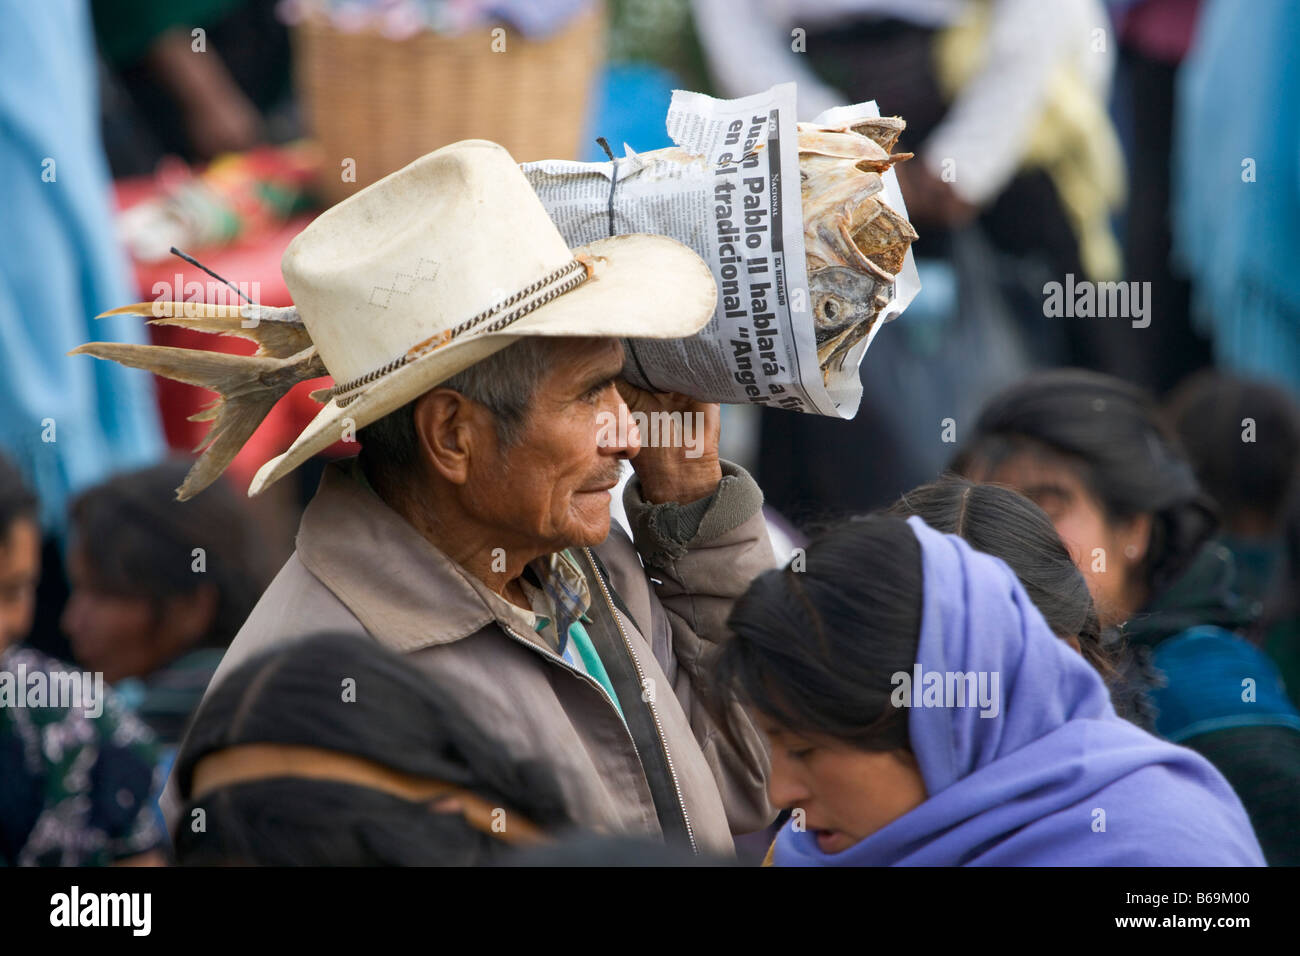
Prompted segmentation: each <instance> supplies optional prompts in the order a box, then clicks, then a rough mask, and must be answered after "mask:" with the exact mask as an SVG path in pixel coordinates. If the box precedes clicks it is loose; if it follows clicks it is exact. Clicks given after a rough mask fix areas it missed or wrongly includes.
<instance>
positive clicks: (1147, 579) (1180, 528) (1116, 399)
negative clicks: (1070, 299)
mask: <svg viewBox="0 0 1300 956" xmlns="http://www.w3.org/2000/svg"><path fill="white" fill-rule="evenodd" d="M1042 450H1047V451H1049V452H1053V453H1055V454H1057V455H1059V456H1063V458H1064V459H1065V460H1066V461H1067V462H1069V463H1070V464H1071V467H1072V468H1074V470H1075V472H1076V474H1077V476H1078V478H1079V480H1080V481H1081V482H1082V483H1083V485H1084V487H1085V488H1087V489H1088V491H1089V492H1090V493H1091V494H1092V495H1093V496H1094V497H1095V498H1096V499H1097V501H1098V502H1100V504H1101V506H1102V508H1103V509H1104V510H1105V513H1106V515H1107V517H1108V518H1109V519H1110V520H1112V521H1123V520H1126V519H1128V518H1132V517H1134V516H1136V515H1140V514H1149V515H1151V519H1152V521H1151V541H1150V544H1149V546H1148V548H1147V556H1146V558H1145V560H1144V562H1143V565H1142V568H1141V571H1140V573H1141V574H1142V575H1143V579H1144V584H1145V585H1146V590H1147V593H1148V595H1149V597H1154V596H1156V595H1158V594H1160V593H1161V592H1162V591H1163V590H1165V588H1167V587H1168V586H1169V585H1170V584H1172V583H1173V582H1174V581H1175V580H1176V579H1177V578H1178V576H1179V575H1180V574H1181V573H1182V572H1183V571H1184V570H1186V568H1187V566H1188V565H1189V564H1191V562H1192V560H1193V559H1194V558H1195V557H1196V555H1197V553H1198V552H1199V550H1200V548H1201V547H1202V546H1203V545H1204V544H1205V542H1206V541H1207V540H1208V539H1209V537H1210V536H1211V535H1212V534H1213V533H1214V530H1215V527H1216V525H1217V516H1216V512H1215V509H1214V506H1213V504H1212V503H1211V501H1210V499H1209V497H1208V496H1206V495H1205V494H1204V493H1203V492H1202V491H1201V488H1200V486H1199V485H1198V484H1197V481H1196V476H1195V474H1194V473H1193V471H1192V467H1191V465H1190V464H1189V463H1188V461H1187V459H1186V457H1184V455H1183V452H1182V450H1181V448H1180V447H1179V444H1178V441H1177V439H1176V438H1174V437H1173V435H1172V434H1170V433H1169V432H1168V431H1167V430H1166V429H1165V427H1164V426H1163V425H1162V423H1161V421H1160V419H1159V416H1158V414H1157V411H1156V408H1155V404H1154V402H1153V401H1152V399H1151V398H1150V396H1148V395H1147V394H1146V393H1145V392H1143V391H1142V390H1141V389H1138V388H1135V387H1134V386H1132V385H1129V384H1128V383H1126V382H1123V381H1121V380H1120V379H1117V378H1113V377H1111V376H1109V375H1101V374H1098V373H1096V372H1085V371H1080V370H1078V369H1054V370H1052V371H1048V372H1041V373H1038V374H1035V375H1031V376H1030V377H1029V378H1027V379H1025V380H1024V381H1023V382H1021V383H1019V384H1017V385H1013V386H1012V387H1011V388H1008V389H1006V390H1005V391H1002V392H1000V393H998V394H997V395H995V396H994V397H993V398H992V399H991V400H990V401H989V403H988V404H987V405H986V406H985V407H984V409H983V411H981V412H980V415H979V418H978V419H977V420H976V422H975V426H974V429H973V433H972V435H971V438H970V439H969V441H968V442H967V444H966V446H965V447H964V448H963V449H962V451H961V452H960V453H959V454H958V455H957V457H956V458H955V459H954V461H953V470H954V471H956V472H957V473H959V474H962V475H965V476H967V477H977V476H976V475H973V474H972V473H973V472H975V471H977V470H978V471H992V470H995V469H997V468H998V467H999V466H1000V465H1001V464H1002V463H1003V462H1005V461H1007V460H1009V459H1011V458H1013V457H1016V456H1018V455H1020V454H1023V453H1026V452H1029V453H1032V452H1034V451H1042Z"/></svg>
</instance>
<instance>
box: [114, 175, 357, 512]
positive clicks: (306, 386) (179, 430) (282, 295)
mask: <svg viewBox="0 0 1300 956" xmlns="http://www.w3.org/2000/svg"><path fill="white" fill-rule="evenodd" d="M114 187H115V192H116V197H117V206H118V208H119V209H124V208H126V207H128V206H131V205H134V204H135V203H137V202H140V201H141V200H144V199H147V198H149V197H151V196H153V195H155V194H156V193H157V191H158V187H157V185H156V183H155V182H154V180H153V179H152V178H149V177H145V178H142V179H125V180H120V181H118V182H117V183H115V184H114ZM313 218H314V214H311V215H306V216H299V217H298V218H296V219H293V220H290V221H289V222H288V223H286V224H285V225H284V226H283V227H282V228H280V229H279V230H277V231H276V232H274V233H271V234H269V235H264V236H262V237H260V238H256V237H255V238H252V239H250V240H247V241H243V242H240V243H237V244H235V245H231V246H227V247H224V248H221V249H213V250H203V249H186V250H185V251H186V252H187V253H189V254H190V255H192V256H194V257H195V258H196V259H198V260H199V261H200V262H202V263H203V264H204V265H206V266H207V267H208V268H210V269H211V270H212V271H214V272H216V273H218V274H219V275H221V276H223V277H224V278H226V279H229V280H230V281H231V282H234V283H235V284H236V285H240V284H241V283H245V282H247V283H250V284H251V283H254V282H255V283H258V286H260V288H258V292H259V295H258V296H256V297H255V298H257V300H258V301H259V302H261V304H263V305H273V306H284V305H292V304H293V299H292V298H291V297H290V295H289V289H288V287H287V286H285V284H284V277H283V276H282V275H281V274H280V257H281V256H282V255H283V254H284V250H285V247H286V246H287V245H288V244H289V241H290V240H291V239H293V237H294V236H296V235H297V234H298V233H299V232H301V231H302V229H303V227H304V226H306V225H307V223H309V222H311V220H312V219H313ZM134 272H135V282H136V285H137V287H138V291H139V301H146V300H152V299H153V298H154V296H153V292H152V290H153V288H154V285H155V283H158V282H165V283H168V284H169V285H170V286H171V287H172V288H174V289H176V288H177V285H176V284H177V283H180V284H181V285H180V288H179V289H177V292H178V295H177V297H178V298H181V297H182V296H180V295H179V293H180V291H181V290H183V289H184V283H186V282H191V281H193V282H201V283H203V284H204V288H206V287H207V283H209V282H213V281H215V280H213V279H212V277H211V276H209V275H207V274H206V273H204V272H202V271H201V270H199V269H196V268H195V267H194V266H192V265H190V264H189V263H188V262H185V261H184V260H183V259H180V258H177V257H172V258H171V259H169V260H168V261H166V262H160V263H149V264H143V263H135V266H134ZM178 275H179V276H180V279H177V276H178ZM232 295H233V293H232ZM149 337H150V341H152V342H153V343H154V344H155V345H170V346H175V347H180V348H201V349H207V350H209V351H221V352H229V353H233V354H242V355H251V354H252V353H253V352H254V351H256V349H257V345H256V343H254V342H250V341H248V340H247V339H241V338H237V337H234V336H229V335H210V334H207V333H204V332H195V331H193V330H191V329H181V328H176V327H174V326H168V325H151V326H149ZM155 380H156V382H157V386H158V403H159V406H160V410H161V412H162V421H163V431H164V433H165V435H166V438H167V444H168V445H169V446H170V447H172V448H173V449H177V450H179V451H183V452H185V453H187V454H191V453H193V451H194V449H195V447H196V446H197V445H198V444H199V442H200V441H202V439H203V437H204V435H206V434H207V431H208V426H209V423H208V422H191V421H186V419H187V418H188V417H189V416H190V415H193V414H194V413H195V412H197V411H199V409H200V408H202V407H203V406H204V405H206V404H207V403H208V402H210V401H211V400H212V399H213V398H214V397H216V393H215V392H211V391H208V390H207V389H204V388H198V387H196V386H193V385H186V384H184V383H182V382H174V381H172V380H171V379H167V378H161V377H158V376H155ZM331 384H332V380H331V379H329V378H318V379H312V380H311V381H309V382H303V383H301V384H299V385H297V386H295V387H294V389H293V390H292V391H291V392H289V394H288V395H286V396H285V397H284V398H283V399H281V400H280V401H279V402H278V403H277V404H276V406H275V407H274V408H273V409H271V413H270V414H269V415H267V417H266V420H265V421H263V422H262V424H261V425H260V426H259V427H258V429H257V431H255V432H254V433H253V436H252V437H251V438H250V439H249V440H248V442H247V444H245V445H244V447H243V450H241V451H240V452H239V454H238V455H236V456H235V460H234V461H233V462H232V463H231V465H230V467H229V468H228V469H227V472H226V473H227V474H228V475H230V476H231V477H232V478H233V479H234V480H235V482H236V484H237V485H238V486H240V487H241V488H246V487H247V486H248V484H249V482H250V481H251V480H252V478H253V475H254V474H255V473H256V471H257V469H258V468H259V467H261V465H262V464H263V463H264V462H266V461H268V460H269V459H271V458H274V457H275V456H276V455H278V454H280V453H281V452H283V451H284V450H285V449H286V448H288V447H289V445H290V444H291V443H292V442H293V439H294V438H296V437H297V436H298V433H299V432H301V431H302V429H303V428H304V427H305V426H306V425H307V423H308V422H309V421H311V420H312V419H313V418H314V417H315V416H316V413H317V412H319V411H320V409H321V406H320V405H319V404H318V403H317V402H315V401H313V400H312V398H311V397H310V393H311V392H312V391H313V390H314V389H318V388H323V387H328V386H329V385H331ZM355 451H356V446H355V445H347V444H344V443H343V442H337V443H335V444H334V445H333V446H331V447H330V448H329V449H327V450H326V451H325V452H324V454H325V455H326V456H327V457H339V456H341V455H346V454H353V453H355Z"/></svg>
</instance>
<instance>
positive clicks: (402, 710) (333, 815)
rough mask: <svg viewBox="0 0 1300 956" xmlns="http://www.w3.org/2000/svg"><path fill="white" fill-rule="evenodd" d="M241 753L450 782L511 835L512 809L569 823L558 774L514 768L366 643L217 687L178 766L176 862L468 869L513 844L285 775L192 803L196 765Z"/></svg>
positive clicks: (299, 652) (550, 822)
mask: <svg viewBox="0 0 1300 956" xmlns="http://www.w3.org/2000/svg"><path fill="white" fill-rule="evenodd" d="M349 682H350V683H349ZM241 744H287V745H298V746H310V747H317V748H322V749H326V750H331V751H337V752H340V753H344V754H351V755H354V756H358V757H362V758H364V759H367V760H370V761H372V762H374V763H377V764H381V765H383V766H384V767H388V768H391V769H393V770H396V771H399V772H401V773H406V774H413V775H415V776H419V777H426V778H430V779H434V780H441V781H444V782H446V783H450V784H453V785H455V786H457V787H461V788H463V789H466V790H469V791H472V792H473V793H474V794H475V795H477V796H479V797H481V798H482V799H484V800H487V801H488V802H489V803H491V804H492V805H493V806H499V807H501V808H503V809H504V810H506V816H505V818H504V819H505V824H506V826H507V827H509V825H510V824H509V821H510V814H511V813H517V814H520V815H522V816H523V817H524V818H526V819H527V820H529V821H531V822H532V823H534V824H536V825H538V826H539V827H542V828H543V829H544V830H548V831H551V832H554V831H557V830H561V829H563V828H565V827H567V826H568V825H569V823H570V820H569V817H568V814H567V812H566V810H565V809H564V806H565V805H564V800H563V796H562V793H561V790H560V786H559V782H558V781H557V780H556V778H555V776H554V774H553V773H552V772H551V771H550V769H549V768H548V767H546V766H544V765H542V764H539V763H536V762H526V761H524V762H521V761H517V760H515V759H512V757H511V756H510V754H509V753H508V752H507V751H506V749H505V748H504V747H503V746H502V745H501V744H500V743H499V742H497V741H496V740H494V739H492V738H491V737H489V736H488V735H487V734H486V733H484V732H483V731H482V730H481V729H480V728H479V726H478V725H477V724H475V723H474V722H473V721H471V720H470V719H469V718H468V717H467V716H466V715H465V714H464V712H463V711H462V710H461V709H460V708H459V707H458V706H457V705H456V704H455V703H454V702H453V700H452V699H451V696H450V695H449V694H448V693H446V692H445V691H443V690H442V689H441V688H440V687H439V686H438V685H437V683H436V682H435V681H434V680H432V679H431V678H429V677H428V676H426V675H424V674H423V673H421V672H420V671H419V670H417V669H416V668H414V667H413V666H412V665H411V662H410V661H409V660H407V659H404V658H402V657H400V656H399V655H397V654H394V653H393V652H391V651H389V650H387V649H386V648H384V647H383V646H381V645H379V644H377V643H376V642H374V641H371V640H368V639H366V638H364V637H360V636H356V635H352V634H320V635H315V636H312V637H308V638H305V639H303V640H301V641H297V642H294V643H291V644H287V645H285V646H283V647H277V648H274V649H272V650H270V651H267V652H264V653H262V654H260V655H258V656H257V657H254V658H252V659H250V660H248V661H246V662H244V663H243V664H241V665H240V666H239V667H238V668H236V669H235V670H234V671H232V672H231V674H230V675H229V676H228V677H226V678H224V679H223V680H222V681H221V682H220V683H219V684H217V685H215V686H214V687H213V688H212V689H211V690H210V691H209V692H208V695H207V697H206V698H205V699H204V701H203V704H202V705H201V707H200V708H199V711H198V713H197V714H196V716H195V718H194V721H193V723H192V725H191V727H190V730H189V734H188V736H187V737H186V740H185V743H184V745H183V746H182V748H181V751H180V753H179V754H178V755H177V758H176V767H175V770H174V773H175V779H176V781H177V785H178V787H179V790H180V794H181V797H182V799H184V800H186V801H187V803H186V806H185V810H184V815H183V816H182V818H181V821H180V823H179V826H178V832H177V839H176V854H177V859H178V861H179V862H180V863H182V864H186V865H221V864H226V865H241V866H287V865H319V866H331V865H342V866H367V865H417V866H429V865H441V864H447V865H464V864H472V863H481V862H488V861H490V860H494V859H497V858H498V857H500V856H503V855H504V854H506V852H507V851H508V850H509V849H510V846H509V845H508V844H506V843H503V842H501V841H500V840H499V839H497V838H495V837H493V836H491V835H489V834H485V833H482V832H480V831H478V830H476V829H474V828H473V827H471V826H470V825H469V824H468V823H467V822H466V820H465V819H464V817H462V816H461V815H460V814H457V813H445V812H437V811H435V810H433V809H431V808H430V806H429V803H428V802H424V801H415V800H406V799H403V798H401V797H397V796H394V795H391V794H389V793H387V792H385V791H382V790H378V789H373V788H369V787H365V786H361V785H355V784H351V783H341V782H335V781H325V780H311V779H305V778H292V777H276V778H268V779H264V780H256V781H248V782H245V783H241V784H236V785H230V786H225V787H221V788H218V789H216V790H214V791H212V792H210V793H207V794H205V795H203V797H202V798H200V799H197V800H195V799H193V797H192V786H193V779H194V770H195V767H196V766H197V765H198V763H199V762H200V761H201V760H202V759H203V758H204V757H205V756H207V755H208V754H211V753H215V752H217V751H222V750H225V749H226V748H228V747H234V746H238V745H241ZM198 809H202V810H203V811H204V813H203V817H202V819H203V822H204V826H203V828H202V829H200V830H197V831H196V829H195V827H194V825H193V823H194V820H195V819H196V818H197V815H196V814H195V812H194V811H195V810H198Z"/></svg>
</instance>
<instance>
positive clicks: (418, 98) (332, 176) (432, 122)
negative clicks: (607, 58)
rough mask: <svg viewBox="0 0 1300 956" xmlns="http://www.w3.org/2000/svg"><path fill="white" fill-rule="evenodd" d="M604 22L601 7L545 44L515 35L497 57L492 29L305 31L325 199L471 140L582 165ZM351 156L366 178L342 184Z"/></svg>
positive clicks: (303, 65) (301, 66) (304, 87)
mask: <svg viewBox="0 0 1300 956" xmlns="http://www.w3.org/2000/svg"><path fill="white" fill-rule="evenodd" d="M604 26H605V23H604V11H603V7H602V5H601V4H600V3H599V2H598V3H595V4H593V5H592V8H591V9H590V10H589V11H587V12H585V13H583V14H582V15H581V16H579V17H577V18H576V19H575V20H574V21H573V22H572V23H570V24H569V25H568V26H567V27H565V28H564V29H563V30H561V31H560V32H559V33H557V34H555V35H554V36H552V37H550V38H548V39H546V40H541V41H530V40H526V39H524V38H523V37H522V36H521V35H520V34H519V33H517V32H516V31H514V30H510V29H506V33H505V43H506V48H505V51H504V52H500V53H497V52H493V50H492V45H493V43H492V33H491V31H492V29H494V28H492V27H484V28H482V29H480V30H475V31H474V32H472V33H469V34H466V35H463V36H443V35H440V34H437V33H433V32H431V31H428V32H424V33H420V34H417V35H416V36H414V37H411V38H410V39H407V40H400V41H397V40H389V39H387V38H385V37H383V36H381V35H379V34H378V33H372V32H365V33H343V32H341V31H339V30H337V29H335V28H334V27H333V26H331V25H330V24H328V23H325V22H322V21H318V20H310V19H309V20H306V21H304V22H303V23H301V24H299V25H298V26H297V27H295V28H294V30H293V44H294V51H293V52H294V78H295V82H296V84H297V87H298V94H299V98H300V100H301V101H302V103H303V107H304V109H305V115H306V120H307V124H308V128H309V130H310V132H311V134H312V136H313V137H314V139H315V140H316V142H317V143H318V145H319V147H320V157H321V163H322V166H321V176H320V179H319V192H320V195H321V198H322V199H324V200H325V201H326V202H328V203H331V204H332V203H336V202H338V201H339V200H341V199H345V198H347V197H348V196H350V195H352V194H353V193H354V192H356V191H357V190H358V189H361V188H362V187H364V186H367V185H369V184H370V183H373V182H375V181H376V180H378V179H382V178H383V177H384V176H387V175H388V174H389V173H391V172H394V171H395V170H398V169H401V168H402V167H403V166H405V165H406V164H407V163H410V162H411V161H413V160H415V159H417V158H419V157H420V156H423V155H424V154H425V153H428V152H430V151H432V150H435V149H437V148H438V147H440V146H445V145H447V144H448V143H454V142H456V141H457V140H462V139H490V140H493V141H494V142H498V143H500V144H501V145H502V146H504V147H506V149H508V150H510V153H511V155H512V156H514V157H515V159H517V160H518V161H519V162H521V163H523V162H530V161H532V160H537V159H576V158H577V156H578V153H579V150H580V148H581V138H582V135H583V132H584V129H585V122H586V118H587V104H588V101H589V99H590V95H591V87H592V84H593V81H594V79H595V74H596V70H597V69H598V68H599V66H600V63H601V61H602V58H603V56H604V51H605V44H604ZM498 36H500V34H498ZM498 45H499V44H498ZM347 159H352V160H354V161H355V171H356V182H344V181H343V179H342V172H343V169H344V166H343V163H344V161H345V160H347Z"/></svg>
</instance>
